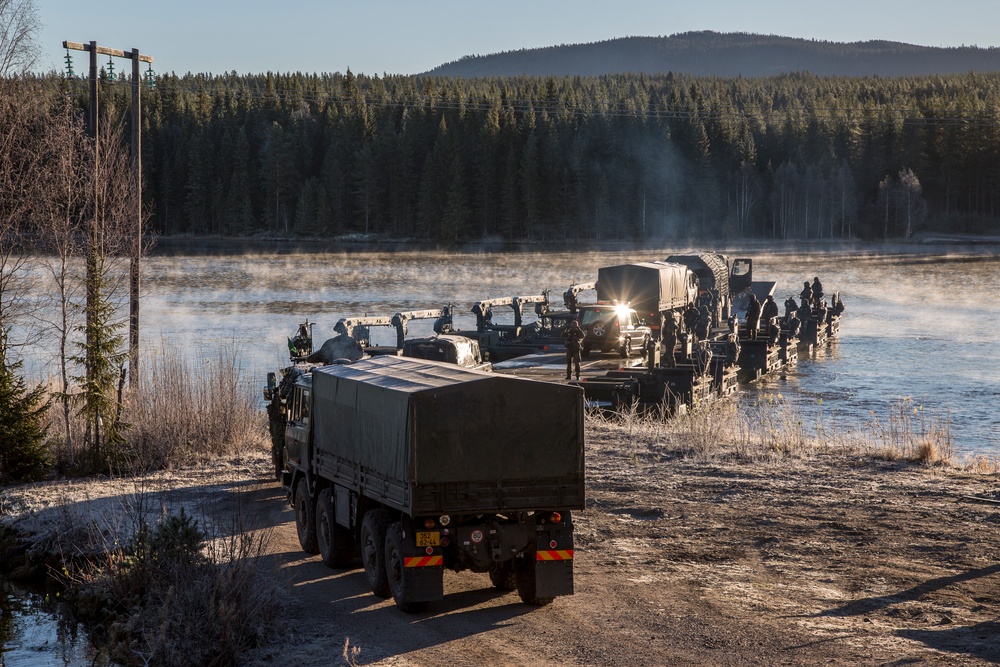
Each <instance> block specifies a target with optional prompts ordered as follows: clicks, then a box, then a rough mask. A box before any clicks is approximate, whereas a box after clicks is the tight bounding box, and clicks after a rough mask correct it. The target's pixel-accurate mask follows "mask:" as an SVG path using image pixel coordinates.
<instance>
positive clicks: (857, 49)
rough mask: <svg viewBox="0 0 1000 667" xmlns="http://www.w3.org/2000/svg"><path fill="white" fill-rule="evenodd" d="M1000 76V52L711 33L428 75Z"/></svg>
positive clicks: (506, 57)
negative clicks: (963, 74) (802, 74)
mask: <svg viewBox="0 0 1000 667" xmlns="http://www.w3.org/2000/svg"><path fill="white" fill-rule="evenodd" d="M997 71H1000V49H997V48H992V47H991V48H979V47H975V46H962V47H957V48H942V47H931V46H916V45H913V44H903V43H900V42H887V41H868V42H852V43H843V42H827V41H817V40H808V39H797V38H792V37H779V36H777V35H754V34H748V33H717V32H710V31H704V32H686V33H680V34H676V35H671V36H669V37H623V38H620V39H610V40H607V41H603V42H594V43H590V44H561V45H559V46H550V47H546V48H539V49H521V50H519V51H505V52H503V53H495V54H491V55H475V56H466V57H465V58H462V59H460V60H457V61H455V62H450V63H446V64H444V65H440V66H438V67H435V68H434V69H432V70H431V71H429V72H427V73H426V74H429V75H432V76H460V77H464V78H476V77H490V76H576V75H579V76H602V75H606V74H666V73H668V72H673V73H674V74H690V75H693V76H721V77H740V76H742V77H748V78H749V77H761V76H776V75H778V74H787V73H790V72H809V73H811V74H815V75H819V76H852V77H858V76H880V77H898V76H925V75H930V74H961V73H965V72H997Z"/></svg>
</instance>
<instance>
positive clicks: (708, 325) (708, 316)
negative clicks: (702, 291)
mask: <svg viewBox="0 0 1000 667" xmlns="http://www.w3.org/2000/svg"><path fill="white" fill-rule="evenodd" d="M711 330H712V313H711V312H710V311H709V310H708V306H702V307H701V309H700V310H699V311H698V323H697V325H696V326H695V336H697V337H698V340H708V334H709V332H710V331H711Z"/></svg>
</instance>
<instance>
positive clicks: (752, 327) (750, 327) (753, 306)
mask: <svg viewBox="0 0 1000 667" xmlns="http://www.w3.org/2000/svg"><path fill="white" fill-rule="evenodd" d="M760 315H761V312H760V302H759V301H757V297H756V295H754V294H751V295H750V298H749V301H748V302H747V331H748V338H750V340H756V339H757V332H758V331H759V330H760Z"/></svg>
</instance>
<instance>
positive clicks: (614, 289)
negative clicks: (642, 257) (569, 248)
mask: <svg viewBox="0 0 1000 667" xmlns="http://www.w3.org/2000/svg"><path fill="white" fill-rule="evenodd" d="M697 297H698V281H697V278H696V277H695V275H694V273H692V272H691V270H690V269H688V268H687V267H686V266H683V265H681V264H673V263H669V262H659V261H654V262H636V263H634V264H622V265H619V266H605V267H601V268H600V269H598V270H597V302H598V303H621V304H625V305H628V306H631V307H632V308H633V309H635V311H636V312H637V313H638V314H639V317H640V318H641V319H642V320H643V321H644V322H645V323H646V324H647V325H648V326H649V328H650V329H651V330H652V334H653V338H654V339H655V340H659V339H660V328H661V325H662V316H663V313H667V312H670V311H677V312H680V311H682V310H683V309H684V308H686V307H687V306H688V304H692V303H694V302H695V299H697Z"/></svg>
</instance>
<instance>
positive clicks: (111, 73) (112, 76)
mask: <svg viewBox="0 0 1000 667" xmlns="http://www.w3.org/2000/svg"><path fill="white" fill-rule="evenodd" d="M108 81H109V82H111V83H114V82H115V61H114V59H113V58H111V56H108Z"/></svg>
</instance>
